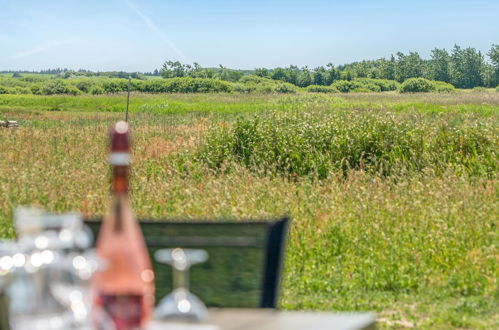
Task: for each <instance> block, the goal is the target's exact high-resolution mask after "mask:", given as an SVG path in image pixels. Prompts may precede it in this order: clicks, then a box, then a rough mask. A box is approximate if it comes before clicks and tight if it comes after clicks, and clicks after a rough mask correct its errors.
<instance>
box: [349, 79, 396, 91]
mask: <svg viewBox="0 0 499 330" xmlns="http://www.w3.org/2000/svg"><path fill="white" fill-rule="evenodd" d="M354 81H358V82H361V83H363V84H373V85H376V86H378V87H379V88H380V90H381V92H388V91H396V90H397V89H398V88H399V85H400V84H399V83H398V82H397V81H395V80H388V79H374V78H356V79H355V80H354Z"/></svg>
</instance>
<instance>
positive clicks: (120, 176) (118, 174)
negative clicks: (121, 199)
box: [111, 166, 130, 195]
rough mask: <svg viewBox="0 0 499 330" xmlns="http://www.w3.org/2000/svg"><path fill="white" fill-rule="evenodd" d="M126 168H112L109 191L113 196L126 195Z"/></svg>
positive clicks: (127, 171)
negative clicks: (111, 180)
mask: <svg viewBox="0 0 499 330" xmlns="http://www.w3.org/2000/svg"><path fill="white" fill-rule="evenodd" d="M129 171H130V169H129V167H128V166H113V182H112V187H111V191H112V193H113V194H114V195H126V194H128V173H129Z"/></svg>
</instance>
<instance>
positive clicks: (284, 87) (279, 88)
mask: <svg viewBox="0 0 499 330" xmlns="http://www.w3.org/2000/svg"><path fill="white" fill-rule="evenodd" d="M274 92H276V93H296V87H295V86H294V85H292V84H289V83H284V82H280V83H278V84H277V85H276V86H275V88H274Z"/></svg>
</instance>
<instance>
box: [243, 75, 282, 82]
mask: <svg viewBox="0 0 499 330" xmlns="http://www.w3.org/2000/svg"><path fill="white" fill-rule="evenodd" d="M238 82H240V83H243V84H247V83H253V84H265V83H275V80H272V79H269V78H264V77H259V76H255V75H253V74H250V75H247V76H242V77H241V78H240V79H239V81H238Z"/></svg>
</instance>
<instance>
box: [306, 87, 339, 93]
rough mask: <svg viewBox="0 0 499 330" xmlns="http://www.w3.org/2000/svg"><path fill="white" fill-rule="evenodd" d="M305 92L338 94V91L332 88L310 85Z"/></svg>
mask: <svg viewBox="0 0 499 330" xmlns="http://www.w3.org/2000/svg"><path fill="white" fill-rule="evenodd" d="M305 90H306V91H307V92H309V93H338V90H337V89H336V88H335V87H332V86H320V85H310V86H308V87H306V88H305Z"/></svg>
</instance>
